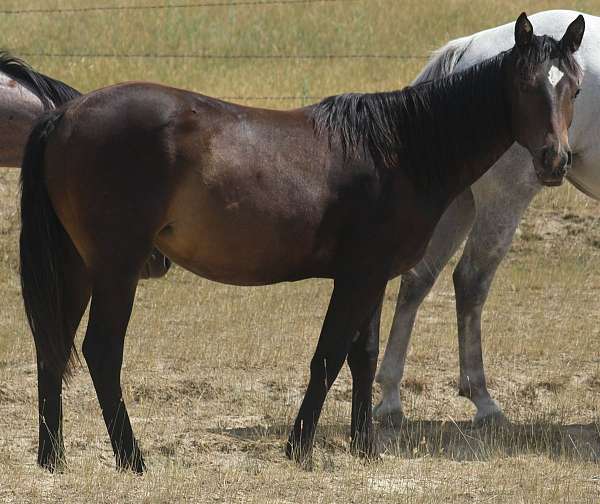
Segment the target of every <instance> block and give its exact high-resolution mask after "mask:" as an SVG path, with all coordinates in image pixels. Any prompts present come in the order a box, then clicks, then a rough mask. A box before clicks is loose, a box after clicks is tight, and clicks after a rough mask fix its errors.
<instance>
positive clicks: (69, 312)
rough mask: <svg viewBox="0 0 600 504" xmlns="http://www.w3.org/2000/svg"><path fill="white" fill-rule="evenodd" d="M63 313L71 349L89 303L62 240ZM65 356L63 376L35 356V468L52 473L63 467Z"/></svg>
mask: <svg viewBox="0 0 600 504" xmlns="http://www.w3.org/2000/svg"><path fill="white" fill-rule="evenodd" d="M64 246H65V249H64V250H65V252H64V254H65V256H64V257H65V263H64V275H65V282H64V291H63V295H64V298H63V309H64V313H65V325H66V332H65V334H64V338H65V343H66V344H67V346H70V345H71V344H72V343H73V339H74V338H75V333H76V332H77V327H78V326H79V323H80V321H81V317H82V316H83V313H84V311H85V308H86V306H87V304H88V301H89V299H90V284H89V279H88V274H87V271H86V269H85V265H84V264H83V261H82V260H81V257H80V256H79V254H78V253H77V251H76V250H75V248H74V247H73V245H72V244H71V243H70V240H65V243H64ZM67 362H68V358H67V356H65V360H64V362H63V372H61V373H59V374H58V375H57V374H56V373H54V372H52V371H51V370H49V369H48V368H47V366H44V362H43V360H42V359H41V358H40V356H39V355H38V357H37V370H38V405H39V444H38V464H39V465H40V466H42V467H45V468H47V469H49V470H51V471H53V470H55V469H57V468H58V467H60V465H62V463H63V460H64V445H63V436H62V404H61V403H62V401H61V392H62V378H63V373H64V370H65V368H66V366H67Z"/></svg>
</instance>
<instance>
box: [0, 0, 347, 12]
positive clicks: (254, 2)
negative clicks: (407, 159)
mask: <svg viewBox="0 0 600 504" xmlns="http://www.w3.org/2000/svg"><path fill="white" fill-rule="evenodd" d="M355 1H357V0H238V1H231V2H184V3H175V4H149V5H96V6H89V7H65V8H55V9H52V8H49V7H44V8H40V9H2V10H0V14H8V15H12V14H65V13H78V12H102V11H134V10H165V9H193V8H210V7H213V8H214V7H248V6H265V7H267V6H286V5H298V4H333V3H350V2H355Z"/></svg>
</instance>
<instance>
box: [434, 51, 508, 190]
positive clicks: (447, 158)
mask: <svg viewBox="0 0 600 504" xmlns="http://www.w3.org/2000/svg"><path fill="white" fill-rule="evenodd" d="M505 57H506V58H508V57H509V56H508V55H507V56H505ZM504 68H505V65H504V64H503V65H500V66H497V65H496V66H494V65H487V66H486V65H485V64H484V65H483V66H482V68H481V72H472V73H470V74H468V75H467V76H466V77H465V81H463V82H462V84H461V85H462V86H463V87H464V89H466V90H470V92H467V93H463V94H461V95H460V98H459V103H458V104H457V103H449V100H452V92H451V91H449V93H448V97H447V99H445V100H442V101H440V102H438V104H439V106H440V107H441V108H442V109H443V110H440V111H439V113H440V114H446V116H447V117H448V119H447V120H448V123H449V124H450V125H453V127H449V128H448V140H450V141H451V142H452V143H453V145H452V146H451V147H450V148H446V149H445V151H446V153H448V152H449V153H450V155H445V152H442V153H441V154H442V156H443V157H440V159H438V162H440V163H446V170H447V173H446V177H445V182H446V187H445V191H444V192H445V193H446V194H444V195H442V198H447V199H448V202H449V201H451V200H452V199H454V198H455V197H456V196H458V195H459V194H460V193H462V192H463V191H464V190H465V189H467V188H468V187H469V186H471V185H472V184H473V183H474V182H475V181H477V179H479V178H480V177H481V176H482V175H483V174H484V173H485V172H486V171H487V170H488V169H490V168H491V167H492V165H493V164H494V163H495V162H496V161H497V160H498V159H500V157H501V156H502V155H503V154H504V152H506V151H507V150H508V149H509V148H510V146H511V145H512V144H513V143H514V135H513V133H512V129H511V125H510V104H509V103H508V101H507V100H506V92H505V87H504V86H505V85H504V79H505V75H504ZM482 90H484V91H485V92H482ZM436 116H438V114H437V113H436V112H435V111H434V113H433V114H432V119H433V120H436ZM453 116H455V117H453Z"/></svg>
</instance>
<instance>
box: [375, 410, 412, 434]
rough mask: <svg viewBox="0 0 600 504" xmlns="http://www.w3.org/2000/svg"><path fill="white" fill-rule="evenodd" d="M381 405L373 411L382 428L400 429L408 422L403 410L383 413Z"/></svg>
mask: <svg viewBox="0 0 600 504" xmlns="http://www.w3.org/2000/svg"><path fill="white" fill-rule="evenodd" d="M380 406H381V405H380V404H379V405H377V406H376V407H375V409H374V410H373V417H374V418H375V419H376V420H377V421H378V422H379V425H381V426H382V427H387V428H391V429H399V428H400V427H402V425H403V424H404V423H405V422H406V417H405V416H404V413H403V412H402V410H394V411H386V412H385V413H383V412H381V408H380Z"/></svg>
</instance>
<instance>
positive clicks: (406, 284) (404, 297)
mask: <svg viewBox="0 0 600 504" xmlns="http://www.w3.org/2000/svg"><path fill="white" fill-rule="evenodd" d="M434 283H435V277H434V276H433V275H432V274H431V273H417V272H415V271H414V270H412V271H409V272H408V273H406V274H404V275H402V281H401V283H400V292H399V293H398V305H397V307H398V308H399V307H401V306H403V305H404V306H411V307H415V306H419V305H420V304H421V303H422V302H423V299H425V296H427V294H428V293H429V291H430V290H431V288H432V287H433V284H434Z"/></svg>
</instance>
